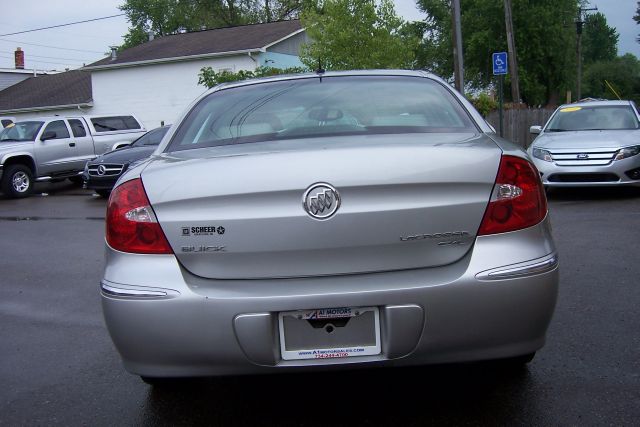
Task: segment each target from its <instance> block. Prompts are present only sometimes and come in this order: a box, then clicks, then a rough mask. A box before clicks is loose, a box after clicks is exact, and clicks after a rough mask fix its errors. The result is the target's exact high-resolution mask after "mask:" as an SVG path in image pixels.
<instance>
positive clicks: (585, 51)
mask: <svg viewBox="0 0 640 427" xmlns="http://www.w3.org/2000/svg"><path fill="white" fill-rule="evenodd" d="M619 38H620V35H619V34H618V32H617V31H616V29H615V28H612V27H610V26H609V25H607V18H606V17H605V16H604V15H603V14H602V13H600V12H598V13H594V14H593V15H588V16H587V18H586V19H585V23H584V31H583V35H582V61H583V64H584V65H585V66H586V65H588V64H591V63H593V62H601V61H613V60H614V59H615V58H616V57H617V56H618V39H619Z"/></svg>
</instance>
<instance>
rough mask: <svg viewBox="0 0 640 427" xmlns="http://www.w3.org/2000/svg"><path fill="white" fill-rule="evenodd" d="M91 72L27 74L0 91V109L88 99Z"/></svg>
mask: <svg viewBox="0 0 640 427" xmlns="http://www.w3.org/2000/svg"><path fill="white" fill-rule="evenodd" d="M91 98H92V92H91V74H90V73H89V72H87V71H80V70H75V71H66V72H64V73H58V74H46V75H39V76H37V77H29V78H28V79H26V80H23V81H21V82H20V83H17V84H15V85H13V86H9V87H8V88H6V89H4V90H3V91H0V111H7V110H19V109H23V108H37V107H49V106H60V105H78V104H86V103H89V102H91Z"/></svg>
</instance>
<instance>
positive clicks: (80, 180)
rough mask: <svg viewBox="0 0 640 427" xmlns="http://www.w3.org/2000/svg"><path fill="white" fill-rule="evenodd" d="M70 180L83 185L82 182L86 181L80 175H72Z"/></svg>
mask: <svg viewBox="0 0 640 427" xmlns="http://www.w3.org/2000/svg"><path fill="white" fill-rule="evenodd" d="M69 181H71V182H73V183H74V184H78V185H82V183H83V182H84V181H83V179H82V177H81V176H80V175H78V176H72V177H71V178H69Z"/></svg>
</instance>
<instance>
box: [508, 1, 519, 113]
mask: <svg viewBox="0 0 640 427" xmlns="http://www.w3.org/2000/svg"><path fill="white" fill-rule="evenodd" d="M504 19H505V23H506V27H507V51H508V52H509V68H510V71H511V98H512V99H513V102H515V103H518V104H519V103H520V81H519V77H518V59H517V58H516V40H515V37H514V34H513V17H512V15H511V0H504Z"/></svg>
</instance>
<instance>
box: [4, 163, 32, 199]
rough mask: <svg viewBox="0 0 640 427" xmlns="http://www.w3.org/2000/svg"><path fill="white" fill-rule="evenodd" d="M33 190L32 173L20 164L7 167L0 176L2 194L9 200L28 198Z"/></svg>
mask: <svg viewBox="0 0 640 427" xmlns="http://www.w3.org/2000/svg"><path fill="white" fill-rule="evenodd" d="M32 190H33V172H32V171H31V169H30V168H29V167H28V166H26V165H22V164H14V165H9V166H7V167H6V168H5V170H4V174H3V175H2V192H3V193H4V194H5V196H7V197H9V198H11V199H19V198H22V197H28V196H29V195H30V194H31V191H32Z"/></svg>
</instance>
